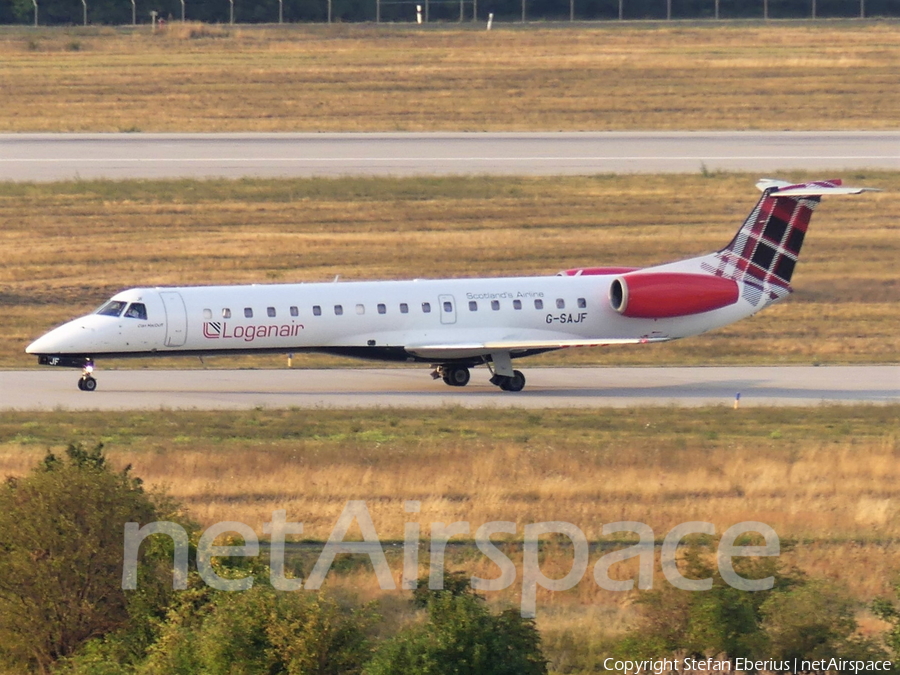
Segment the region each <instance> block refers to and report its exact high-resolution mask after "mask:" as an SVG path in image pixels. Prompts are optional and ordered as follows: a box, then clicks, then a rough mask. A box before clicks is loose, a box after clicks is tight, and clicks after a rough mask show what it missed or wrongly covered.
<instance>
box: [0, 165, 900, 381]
mask: <svg viewBox="0 0 900 675" xmlns="http://www.w3.org/2000/svg"><path fill="white" fill-rule="evenodd" d="M789 177H790V178H793V179H796V180H799V179H801V178H803V177H804V176H801V175H800V174H793V175H792V176H789ZM813 177H814V178H821V177H822V176H813ZM757 178H758V177H757V176H751V175H739V174H714V175H711V176H705V177H704V176H699V175H693V176H688V175H683V176H596V177H566V178H489V177H473V178H422V179H380V178H373V179H350V178H347V179H312V180H282V181H275V180H269V181H256V180H243V181H237V182H229V181H212V182H191V181H160V182H150V181H134V182H121V183H103V182H73V183H61V184H54V185H27V184H21V185H19V184H7V185H2V186H0V246H2V250H3V257H4V265H3V266H2V267H0V311H2V319H0V367H15V368H20V367H23V366H30V365H32V359H31V358H29V357H26V356H25V355H24V353H23V350H24V347H25V345H26V344H27V343H28V342H29V340H31V339H34V338H35V337H37V336H38V335H40V334H41V333H43V332H45V331H46V330H48V329H49V328H51V327H52V326H54V325H56V324H59V323H61V322H63V321H65V320H67V319H69V318H72V317H74V316H77V315H79V314H81V313H86V312H88V311H90V310H91V309H93V308H94V307H96V306H98V305H99V304H101V303H102V302H103V301H104V300H105V299H106V298H107V297H108V296H110V295H112V294H113V293H115V292H117V291H119V290H122V289H123V288H128V287H134V286H145V285H148V286H153V285H190V284H227V283H240V282H245V283H251V282H259V283H275V282H299V281H331V280H332V279H333V278H334V277H335V275H337V274H340V275H341V277H342V278H343V279H345V280H355V279H396V278H414V277H439V276H444V275H446V276H451V277H458V276H476V275H484V276H502V275H524V274H555V273H556V272H557V271H559V270H561V269H565V268H568V267H574V266H580V265H635V266H646V265H651V264H657V263H661V262H665V261H667V260H674V259H678V258H682V257H689V256H692V255H698V254H701V253H704V252H708V251H713V250H716V249H718V248H720V247H721V246H723V245H724V244H725V243H727V242H728V241H729V240H730V238H731V237H732V235H733V233H734V232H735V231H736V229H737V227H738V226H739V224H740V223H741V222H742V220H743V219H744V218H745V217H746V215H747V214H748V213H749V211H750V209H751V208H752V206H753V204H754V203H755V201H756V199H757V197H758V193H757V191H756V190H755V188H754V187H753V184H754V182H755V181H756V179H757ZM844 178H845V179H846V180H847V181H849V182H852V183H855V184H856V183H858V184H865V185H870V186H873V187H881V188H883V189H884V190H885V191H884V192H880V193H868V194H865V195H861V196H856V197H847V198H833V199H827V200H825V202H824V203H823V204H821V206H820V208H819V209H818V210H817V212H816V215H815V216H814V219H813V222H812V225H811V231H810V235H809V237H807V240H806V243H805V245H804V249H803V253H802V257H801V262H800V265H799V267H798V270H797V273H796V275H795V278H794V283H795V286H796V293H795V294H794V295H793V296H792V297H791V298H790V299H788V300H787V301H786V302H784V303H783V304H780V305H776V306H775V307H773V308H770V309H768V310H766V311H765V312H762V313H761V314H759V315H758V316H756V317H754V318H752V319H749V320H746V321H743V322H739V323H737V324H734V325H732V326H729V327H727V328H724V329H722V330H718V331H714V332H712V333H710V334H709V335H704V336H699V337H696V338H691V339H689V340H685V341H682V342H675V343H671V344H665V345H653V346H646V345H645V346H637V347H633V348H611V349H585V350H566V351H565V352H558V353H555V354H550V355H546V356H543V357H538V358H535V359H532V360H531V361H530V362H531V363H533V364H538V363H566V364H579V363H584V364H587V363H600V364H603V363H609V364H623V363H624V364H651V363H652V364H725V363H768V364H777V363H861V362H876V363H878V362H896V361H897V360H898V358H900V337H898V335H897V330H896V328H897V321H896V307H897V302H898V301H900V285H898V281H897V275H896V262H897V260H898V259H900V237H898V223H900V201H898V199H897V196H896V194H895V192H893V190H895V186H896V185H897V182H898V180H897V176H896V175H895V174H890V173H869V174H859V175H850V176H844ZM207 363H208V364H210V365H212V366H213V367H215V366H216V365H222V366H229V367H234V366H239V367H261V366H264V367H284V365H285V360H284V359H283V358H281V357H270V358H256V359H246V358H245V359H213V360H211V361H210V360H208V361H207ZM336 363H341V362H339V361H337V360H335V359H331V358H329V357H322V356H309V357H304V358H302V359H301V358H298V359H297V360H296V361H295V365H299V366H301V367H302V366H303V365H316V366H326V365H329V364H336ZM138 364H139V365H147V366H153V367H155V366H159V365H162V366H163V367H172V366H173V364H174V365H177V366H178V367H184V366H191V365H199V362H197V361H196V360H183V361H182V360H175V361H173V360H171V359H170V360H164V361H161V362H159V363H151V362H143V361H142V362H129V363H128V367H136V365H138ZM100 365H101V367H104V368H106V367H116V364H115V363H112V362H104V363H101V364H100Z"/></svg>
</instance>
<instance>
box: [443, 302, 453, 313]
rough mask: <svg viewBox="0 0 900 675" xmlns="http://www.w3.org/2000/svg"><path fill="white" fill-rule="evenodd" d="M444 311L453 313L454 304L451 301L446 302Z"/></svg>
mask: <svg viewBox="0 0 900 675" xmlns="http://www.w3.org/2000/svg"><path fill="white" fill-rule="evenodd" d="M444 311H445V312H447V313H448V314H449V313H450V312H452V311H453V303H452V302H450V301H449V300H444Z"/></svg>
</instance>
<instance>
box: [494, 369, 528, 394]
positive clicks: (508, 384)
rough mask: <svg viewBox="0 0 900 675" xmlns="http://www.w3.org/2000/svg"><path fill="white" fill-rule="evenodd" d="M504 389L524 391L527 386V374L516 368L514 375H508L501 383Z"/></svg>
mask: <svg viewBox="0 0 900 675" xmlns="http://www.w3.org/2000/svg"><path fill="white" fill-rule="evenodd" d="M500 388H501V389H502V390H503V391H522V389H524V388H525V376H524V375H523V374H522V371H520V370H514V371H513V376H512V377H507V378H506V379H505V380H504V381H503V382H502V383H501V384H500Z"/></svg>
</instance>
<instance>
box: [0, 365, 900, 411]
mask: <svg viewBox="0 0 900 675" xmlns="http://www.w3.org/2000/svg"><path fill="white" fill-rule="evenodd" d="M518 367H520V368H521V369H522V371H523V372H524V373H525V376H526V378H527V379H528V383H527V385H526V387H525V390H524V391H522V392H519V393H515V394H513V393H508V392H501V391H500V390H499V389H497V388H496V387H494V386H492V385H491V384H489V383H488V381H487V379H488V374H487V371H485V370H484V369H483V368H478V369H475V370H474V371H473V373H472V381H471V383H470V384H469V385H468V386H467V387H464V388H458V389H457V388H453V387H448V386H447V385H445V384H444V383H443V382H441V381H440V380H438V381H432V379H431V378H430V377H429V374H428V373H429V371H428V369H427V368H382V369H345V370H337V369H335V370H287V369H285V370H176V371H172V370H165V371H163V370H137V371H124V370H123V371H108V372H104V371H102V370H101V371H98V373H97V377H98V380H99V383H100V384H99V388H98V389H97V391H95V392H91V393H88V392H81V391H78V389H77V388H76V381H77V379H78V371H75V370H69V369H47V370H29V371H2V372H0V410H110V411H114V410H159V409H168V410H188V409H196V410H246V409H250V408H255V407H263V408H298V409H315V408H392V407H408V408H440V407H444V406H462V407H465V408H485V407H488V408H511V409H516V408H520V409H521V408H568V407H571V408H592V407H630V406H638V405H640V406H654V405H657V406H658V405H663V406H683V407H691V406H701V405H723V406H729V407H730V406H732V405H733V404H734V401H735V397H736V395H737V394H740V395H741V398H740V405H741V406H810V405H819V404H822V403H841V404H848V403H872V404H885V403H900V366H895V365H892V366H824V367H813V366H788V367H743V366H741V367H709V368H704V367H700V368H686V367H675V368H528V367H527V364H519V366H518Z"/></svg>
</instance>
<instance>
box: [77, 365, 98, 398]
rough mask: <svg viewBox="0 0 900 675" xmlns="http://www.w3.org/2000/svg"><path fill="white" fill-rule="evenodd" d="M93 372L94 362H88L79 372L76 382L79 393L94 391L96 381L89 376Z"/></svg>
mask: <svg viewBox="0 0 900 675" xmlns="http://www.w3.org/2000/svg"><path fill="white" fill-rule="evenodd" d="M93 372H94V362H93V361H88V362H87V363H85V364H84V368H82V370H81V377H80V378H79V380H78V388H79V389H81V391H94V390H95V389H96V388H97V380H96V379H95V378H94V377H93V376H92V375H91V373H93Z"/></svg>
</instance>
